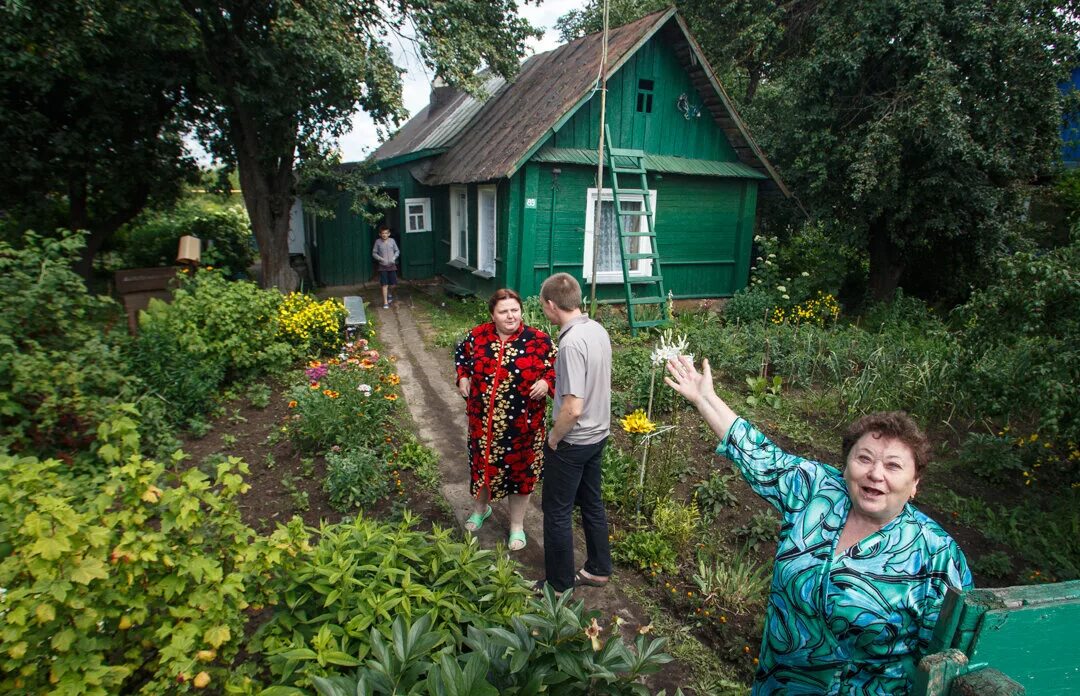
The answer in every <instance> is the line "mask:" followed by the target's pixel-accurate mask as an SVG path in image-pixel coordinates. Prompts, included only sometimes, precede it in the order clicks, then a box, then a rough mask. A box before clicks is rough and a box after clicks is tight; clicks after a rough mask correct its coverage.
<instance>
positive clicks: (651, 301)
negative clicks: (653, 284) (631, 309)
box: [630, 297, 666, 305]
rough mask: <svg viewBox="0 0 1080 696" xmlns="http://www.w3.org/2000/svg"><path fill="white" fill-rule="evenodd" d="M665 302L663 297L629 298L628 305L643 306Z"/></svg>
mask: <svg viewBox="0 0 1080 696" xmlns="http://www.w3.org/2000/svg"><path fill="white" fill-rule="evenodd" d="M665 301H666V300H664V298H663V297H631V298H630V304H632V305H643V304H664V302H665Z"/></svg>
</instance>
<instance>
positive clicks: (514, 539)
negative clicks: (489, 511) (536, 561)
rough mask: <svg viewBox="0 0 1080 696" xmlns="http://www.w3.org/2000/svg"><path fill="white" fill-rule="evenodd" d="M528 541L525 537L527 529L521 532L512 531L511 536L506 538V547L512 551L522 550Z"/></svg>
mask: <svg viewBox="0 0 1080 696" xmlns="http://www.w3.org/2000/svg"><path fill="white" fill-rule="evenodd" d="M527 543H528V541H527V540H526V539H525V530H524V529H522V530H521V531H520V532H510V538H509V539H507V540H506V548H508V549H510V550H511V551H520V550H522V549H523V548H525V544H527Z"/></svg>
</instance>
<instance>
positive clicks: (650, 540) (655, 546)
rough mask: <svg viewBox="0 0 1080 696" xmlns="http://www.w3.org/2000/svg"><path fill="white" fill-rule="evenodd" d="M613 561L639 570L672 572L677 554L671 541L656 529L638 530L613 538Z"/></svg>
mask: <svg viewBox="0 0 1080 696" xmlns="http://www.w3.org/2000/svg"><path fill="white" fill-rule="evenodd" d="M611 557H612V558H613V559H615V561H617V562H619V563H622V564H623V565H627V566H630V567H632V568H638V569H639V570H648V569H655V570H658V571H667V572H673V571H674V570H675V569H676V568H677V567H678V562H677V561H678V559H677V554H676V552H675V547H674V546H672V544H671V542H670V541H668V540H667V538H666V537H664V535H663V534H661V533H660V532H658V531H655V530H639V531H636V532H630V533H629V534H627V535H626V536H625V537H618V536H616V538H615V543H614V544H612V547H611Z"/></svg>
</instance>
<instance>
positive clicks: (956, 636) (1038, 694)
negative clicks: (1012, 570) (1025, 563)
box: [913, 580, 1080, 696]
mask: <svg viewBox="0 0 1080 696" xmlns="http://www.w3.org/2000/svg"><path fill="white" fill-rule="evenodd" d="M929 653H930V654H928V655H927V656H926V657H924V658H923V659H922V661H920V663H919V670H918V673H917V675H916V683H915V690H914V692H913V693H914V694H915V696H969V695H974V694H979V695H981V696H986V695H990V696H1014V695H1017V694H1024V695H1025V696H1044V695H1048V694H1062V695H1064V694H1080V580H1073V581H1070V582H1060V583H1056V584H1052V585H1023V586H1019V587H1002V588H996V589H979V590H970V591H968V592H959V591H956V590H949V593H948V594H947V595H946V597H945V602H944V603H943V604H942V607H941V615H940V617H939V618H938V623H937V626H935V628H934V637H933V638H932V640H931V642H930V649H929Z"/></svg>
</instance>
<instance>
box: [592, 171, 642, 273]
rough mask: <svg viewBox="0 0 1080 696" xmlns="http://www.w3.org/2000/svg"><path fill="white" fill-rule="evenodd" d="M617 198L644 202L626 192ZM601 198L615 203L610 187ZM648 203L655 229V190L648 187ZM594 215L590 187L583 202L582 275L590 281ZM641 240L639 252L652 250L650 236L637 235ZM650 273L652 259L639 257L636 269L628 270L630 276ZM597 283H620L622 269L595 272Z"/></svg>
mask: <svg viewBox="0 0 1080 696" xmlns="http://www.w3.org/2000/svg"><path fill="white" fill-rule="evenodd" d="M619 199H620V200H622V201H623V202H626V203H630V202H634V201H637V202H638V203H642V204H644V201H645V199H644V197H643V196H642V195H641V194H639V193H636V194H628V195H623V196H619ZM601 200H604V201H611V202H612V206H614V204H615V196H613V195H612V193H611V189H608V188H606V189H604V190H603V198H602V199H601ZM649 203H651V204H652V230H653V231H654V232H655V231H656V190H655V189H649ZM595 215H596V189H594V188H591V189H589V190H588V195H587V196H586V204H585V257H584V268H583V276H584V278H585V281H586V282H589V283H591V282H592V267H593V230H594V220H593V217H594V216H595ZM638 239H640V240H641V248H640V249H639V250H638V253H640V254H648V253H651V252H652V238H651V237H638ZM650 275H652V259H641V260H640V263H638V267H637V269H636V270H632V271H630V277H631V278H634V277H638V276H650ZM596 282H597V284H602V283H621V282H623V274H622V269H621V268H620V269H619V270H617V271H600V272H598V273H597V274H596Z"/></svg>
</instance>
